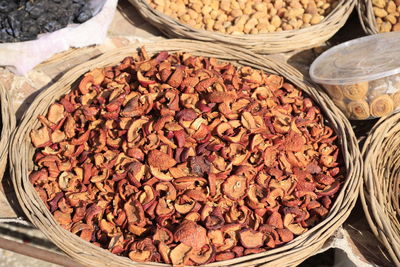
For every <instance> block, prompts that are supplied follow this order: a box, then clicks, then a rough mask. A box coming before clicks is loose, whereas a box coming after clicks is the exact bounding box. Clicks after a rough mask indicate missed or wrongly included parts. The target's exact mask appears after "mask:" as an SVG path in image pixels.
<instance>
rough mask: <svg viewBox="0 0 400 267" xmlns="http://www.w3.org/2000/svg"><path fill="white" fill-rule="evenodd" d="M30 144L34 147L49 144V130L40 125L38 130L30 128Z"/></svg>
mask: <svg viewBox="0 0 400 267" xmlns="http://www.w3.org/2000/svg"><path fill="white" fill-rule="evenodd" d="M30 137H31V140H32V144H33V146H34V147H36V148H40V147H45V146H48V145H50V144H51V135H50V130H49V129H48V128H46V127H42V128H40V129H38V130H32V132H31V133H30Z"/></svg>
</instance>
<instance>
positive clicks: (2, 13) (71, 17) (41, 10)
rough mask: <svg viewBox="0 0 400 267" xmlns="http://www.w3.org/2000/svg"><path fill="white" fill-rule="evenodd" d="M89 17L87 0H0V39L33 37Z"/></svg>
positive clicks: (5, 41) (90, 14)
mask: <svg viewBox="0 0 400 267" xmlns="http://www.w3.org/2000/svg"><path fill="white" fill-rule="evenodd" d="M91 17H92V11H91V9H90V7H89V1H88V0H0V43H10V42H19V41H28V40H34V39H36V37H37V35H38V34H40V33H46V32H53V31H56V30H59V29H61V28H64V27H65V26H67V24H68V23H83V22H85V21H87V20H88V19H90V18H91Z"/></svg>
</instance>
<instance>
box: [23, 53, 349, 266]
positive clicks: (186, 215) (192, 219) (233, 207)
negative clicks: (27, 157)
mask: <svg viewBox="0 0 400 267" xmlns="http://www.w3.org/2000/svg"><path fill="white" fill-rule="evenodd" d="M140 51H141V52H140V54H139V55H134V56H131V57H127V58H125V59H124V60H123V61H122V62H121V63H120V64H118V65H116V66H113V67H106V68H101V69H94V70H92V71H91V72H89V73H87V74H85V76H84V77H83V78H82V80H81V81H80V83H79V86H78V88H73V89H72V90H71V92H69V93H67V94H66V95H65V96H63V97H61V99H60V100H59V101H56V102H55V103H53V104H51V105H50V106H49V109H48V112H47V114H46V116H44V115H43V114H42V115H39V116H38V120H39V122H40V123H41V124H42V125H43V127H42V128H40V129H37V130H33V131H32V132H31V133H30V134H31V141H32V144H33V145H34V147H35V148H36V153H35V154H34V156H33V161H34V163H35V166H34V168H33V170H34V171H32V172H31V174H30V175H29V179H30V181H31V183H32V184H33V186H34V188H35V190H36V191H37V192H38V194H39V197H40V198H41V199H42V200H43V202H45V205H46V207H47V208H48V209H49V210H50V212H52V213H53V214H54V217H55V219H56V220H57V221H58V222H59V223H60V224H61V225H62V227H64V228H65V229H68V230H70V231H72V232H73V233H74V234H77V235H79V236H80V237H81V238H83V239H84V240H86V241H88V242H92V243H93V244H95V245H96V246H100V247H103V248H106V249H108V250H109V251H110V252H112V253H114V254H118V255H125V256H129V257H130V258H131V259H132V260H134V261H152V262H163V263H168V264H174V265H176V266H179V265H198V264H208V263H211V262H215V261H218V260H228V259H233V258H235V257H242V256H245V255H249V254H254V253H261V252H264V251H266V250H267V249H272V248H275V247H279V246H281V245H283V244H285V243H287V242H290V241H291V240H292V239H293V238H294V237H295V236H297V235H300V234H302V233H303V232H305V231H307V230H308V229H310V228H311V227H313V226H314V225H316V224H317V223H318V222H320V221H321V220H322V219H323V218H325V217H326V216H327V215H328V212H329V209H330V208H331V207H332V204H333V201H334V199H335V197H336V195H337V192H338V191H339V189H340V187H341V184H342V183H343V181H344V172H343V171H344V169H343V168H342V167H341V166H339V164H340V163H341V158H340V150H339V149H338V147H339V146H338V145H337V143H336V142H337V141H336V139H337V136H335V134H334V132H333V130H332V128H330V127H327V126H326V125H325V120H324V117H323V116H322V115H323V114H322V113H321V111H320V110H319V109H318V108H317V107H316V106H314V103H313V102H312V101H311V100H310V99H309V98H307V97H306V96H304V94H303V93H302V92H301V91H300V90H299V89H297V88H296V87H295V86H294V85H292V84H289V83H288V82H286V81H284V79H283V77H280V76H278V75H271V74H267V73H264V72H263V71H259V70H255V69H252V68H251V67H236V66H235V65H233V64H231V63H226V62H218V61H217V60H216V59H209V58H206V57H195V56H192V55H189V54H186V53H175V54H169V53H167V52H161V53H159V54H158V55H156V56H154V57H150V55H148V54H147V53H146V51H145V50H144V48H141V49H140Z"/></svg>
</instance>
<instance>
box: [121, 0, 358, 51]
mask: <svg viewBox="0 0 400 267" xmlns="http://www.w3.org/2000/svg"><path fill="white" fill-rule="evenodd" d="M129 1H130V2H131V3H132V4H133V5H134V6H135V7H136V9H137V10H138V11H139V13H140V14H141V15H142V16H143V18H145V19H146V20H147V21H148V22H150V23H151V24H153V25H154V26H155V27H156V28H157V29H159V30H160V31H162V32H163V33H164V34H165V35H167V36H168V37H171V38H185V39H194V40H201V41H212V42H219V43H222V44H226V45H231V46H241V47H244V48H247V49H249V50H250V51H252V52H254V53H259V54H273V53H281V52H289V51H293V50H302V49H307V48H312V47H315V46H317V45H319V44H322V43H323V42H325V41H327V40H328V39H329V38H331V37H332V36H333V35H334V34H335V33H336V32H337V31H338V30H339V29H340V28H341V27H342V26H343V25H344V24H345V22H346V21H347V19H348V17H349V16H350V14H351V12H352V10H353V8H354V6H355V4H356V0H340V2H339V3H338V5H337V7H336V8H335V9H334V10H332V12H331V13H329V14H328V15H327V16H326V17H325V19H324V20H323V21H322V22H321V23H319V24H316V25H313V26H310V27H307V28H303V29H298V30H290V31H283V32H276V33H264V34H244V35H229V34H222V33H218V32H213V31H206V30H201V29H195V28H193V27H191V26H189V25H187V24H184V23H181V22H180V21H178V20H176V19H174V18H171V17H169V16H167V15H164V14H163V13H161V12H159V11H157V10H155V9H153V8H152V7H150V6H149V4H148V3H147V0H129Z"/></svg>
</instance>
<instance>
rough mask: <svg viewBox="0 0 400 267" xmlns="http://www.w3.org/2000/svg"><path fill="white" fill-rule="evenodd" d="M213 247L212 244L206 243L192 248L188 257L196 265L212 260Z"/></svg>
mask: <svg viewBox="0 0 400 267" xmlns="http://www.w3.org/2000/svg"><path fill="white" fill-rule="evenodd" d="M214 257H215V248H214V246H213V245H209V244H206V245H204V246H203V247H202V248H200V249H197V250H196V249H193V250H192V251H191V252H190V255H189V259H190V260H192V261H193V262H194V263H196V264H198V265H202V264H207V263H209V262H211V261H213V260H214Z"/></svg>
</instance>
